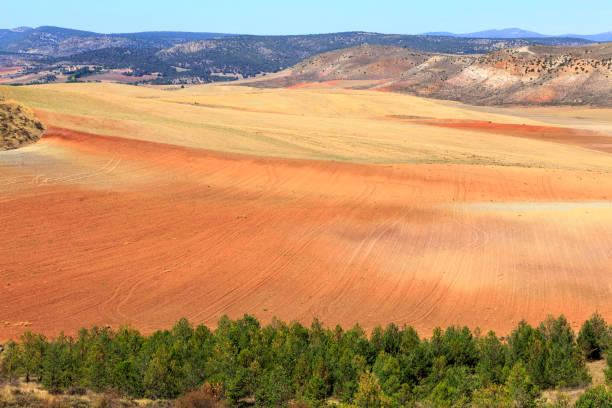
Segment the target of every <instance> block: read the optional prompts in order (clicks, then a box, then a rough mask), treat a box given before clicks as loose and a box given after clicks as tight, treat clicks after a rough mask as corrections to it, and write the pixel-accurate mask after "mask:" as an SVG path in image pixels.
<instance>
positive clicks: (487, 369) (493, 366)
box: [476, 332, 506, 385]
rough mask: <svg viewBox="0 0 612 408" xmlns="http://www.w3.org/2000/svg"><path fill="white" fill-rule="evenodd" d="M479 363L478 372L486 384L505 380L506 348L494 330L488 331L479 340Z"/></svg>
mask: <svg viewBox="0 0 612 408" xmlns="http://www.w3.org/2000/svg"><path fill="white" fill-rule="evenodd" d="M477 348H478V355H479V359H478V364H477V365H476V372H477V373H478V375H479V377H480V380H481V381H482V383H483V384H484V385H489V384H491V383H495V384H500V383H503V381H504V378H503V377H504V374H503V372H504V366H505V364H506V349H505V347H504V345H503V344H502V343H501V341H500V340H499V339H498V338H497V336H496V335H495V333H494V332H489V333H487V335H486V336H483V337H480V338H479V339H478V341H477Z"/></svg>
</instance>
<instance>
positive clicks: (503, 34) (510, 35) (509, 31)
mask: <svg viewBox="0 0 612 408" xmlns="http://www.w3.org/2000/svg"><path fill="white" fill-rule="evenodd" d="M424 35H434V36H449V37H459V38H505V39H516V38H580V39H583V40H588V41H595V42H608V41H612V31H608V32H605V33H599V34H586V35H585V34H562V35H546V34H541V33H537V32H535V31H528V30H523V29H521V28H516V27H511V28H503V29H501V30H495V29H494V30H485V31H477V32H473V33H465V34H455V33H451V32H447V31H441V32H440V31H438V32H428V33H424Z"/></svg>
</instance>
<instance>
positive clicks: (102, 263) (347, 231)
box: [0, 84, 612, 340]
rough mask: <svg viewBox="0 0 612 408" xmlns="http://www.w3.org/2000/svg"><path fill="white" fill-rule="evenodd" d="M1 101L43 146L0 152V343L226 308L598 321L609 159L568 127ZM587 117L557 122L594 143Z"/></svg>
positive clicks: (22, 97) (232, 97) (372, 102)
mask: <svg viewBox="0 0 612 408" xmlns="http://www.w3.org/2000/svg"><path fill="white" fill-rule="evenodd" d="M2 92H4V93H5V94H7V96H9V97H11V98H13V99H17V100H19V101H22V102H24V103H26V104H28V105H30V106H31V107H33V108H35V109H36V112H37V115H38V117H39V118H41V119H42V120H43V122H44V123H45V124H46V125H47V127H48V131H47V133H46V135H45V136H44V137H43V139H41V141H39V142H38V143H37V144H35V145H30V146H27V147H24V148H21V149H18V150H14V151H7V152H0V226H1V227H0V242H2V243H3V244H2V245H1V246H0V299H1V300H2V301H1V302H0V340H4V339H7V338H10V337H16V336H18V335H19V334H20V333H22V332H23V331H24V330H35V331H42V332H44V333H47V334H49V335H55V334H57V333H59V332H60V331H62V330H63V331H65V332H67V333H74V332H75V331H76V330H77V329H78V328H79V327H82V326H91V325H94V324H95V325H111V326H113V327H116V326H119V325H131V326H132V327H135V328H138V329H141V330H143V331H144V332H150V331H152V330H155V329H160V328H165V327H168V326H170V325H171V324H173V323H174V322H175V321H176V320H177V319H178V318H180V317H182V316H185V317H187V318H189V319H190V320H192V321H194V322H196V323H200V322H203V323H206V324H210V325H214V324H215V322H216V321H217V319H218V318H219V317H220V316H221V315H223V314H228V315H230V316H231V317H238V316H241V315H242V314H244V313H251V314H254V315H256V316H257V317H258V318H261V319H262V320H263V321H264V322H268V321H270V320H271V318H272V317H273V316H277V317H279V318H281V319H283V320H287V321H290V320H299V321H302V322H304V323H310V321H311V320H312V318H313V317H315V316H316V317H318V318H320V319H321V320H323V322H324V323H326V324H328V325H335V324H336V323H340V324H343V325H352V324H354V323H356V322H359V323H360V324H362V325H363V326H364V327H366V328H372V327H373V326H375V325H377V324H383V325H384V324H386V323H388V322H396V323H398V324H403V323H406V324H411V325H414V326H415V327H416V328H417V329H419V330H420V331H423V333H424V334H429V331H430V330H431V329H432V328H433V327H435V326H437V325H441V326H447V325H450V324H456V323H457V324H467V325H470V326H472V327H475V326H479V327H481V328H482V329H483V330H488V329H493V330H496V331H498V332H499V333H502V334H505V333H507V332H508V331H509V330H510V329H511V328H513V327H514V326H515V325H516V323H517V322H518V321H519V320H520V319H522V318H526V319H528V320H530V321H532V322H537V321H538V320H540V319H542V318H543V317H544V316H545V315H546V314H548V313H553V314H559V313H564V314H566V316H568V318H569V319H570V321H571V322H572V323H573V324H574V325H578V324H581V323H582V320H583V319H584V318H586V317H588V315H590V314H591V313H592V312H593V311H594V310H598V311H599V312H600V313H602V314H603V315H604V317H606V318H607V319H610V318H612V303H611V302H610V301H609V299H610V297H611V296H612V274H611V273H610V272H612V175H611V173H610V170H612V156H611V155H610V153H608V152H607V151H605V150H607V149H602V150H604V151H601V150H597V149H589V148H585V146H586V147H588V146H589V143H593V140H592V139H589V140H588V141H587V142H585V143H583V144H581V143H579V142H580V140H578V141H577V140H576V138H580V135H581V133H580V132H578V131H577V132H576V133H572V138H570V139H569V140H565V139H563V138H561V137H556V138H548V139H547V137H546V135H547V134H548V135H550V134H552V135H558V132H557V133H555V132H553V131H551V132H548V133H547V132H544V131H543V132H542V133H543V134H544V136H542V137H535V136H534V137H532V136H533V135H532V134H531V133H534V132H535V134H539V133H538V132H537V131H536V130H534V128H533V127H534V126H536V127H537V126H542V127H546V126H553V125H552V124H551V123H550V121H548V122H546V123H544V122H541V121H538V120H537V117H536V116H537V115H531V114H530V113H529V112H522V111H521V110H518V109H517V110H516V111H514V112H511V111H509V110H504V111H503V112H502V111H500V112H498V113H490V112H482V111H476V110H472V109H470V108H469V107H465V106H461V105H458V104H442V103H437V102H432V101H427V100H420V99H418V98H414V97H404V96H401V95H387V94H383V93H378V92H356V91H333V92H332V91H325V90H320V91H315V90H309V91H303V90H278V91H255V90H249V89H247V88H240V89H234V88H231V87H194V88H188V89H186V90H160V89H144V88H142V89H141V88H136V87H129V86H119V85H113V86H110V85H105V84H101V85H98V84H89V85H85V84H79V85H74V86H72V87H70V86H67V85H65V86H56V87H28V88H8V89H7V88H1V87H0V94H1V93H2ZM300 104H301V105H300ZM550 112H552V113H550ZM393 115H396V116H397V115H403V116H404V117H406V116H411V115H414V116H415V117H418V118H430V119H439V120H440V121H448V120H449V118H453V119H454V120H457V121H468V120H470V121H475V122H460V123H468V124H472V125H474V124H478V125H480V124H481V123H482V122H481V121H489V120H490V121H493V122H494V123H502V124H515V125H520V126H516V129H518V132H519V134H517V135H516V136H513V134H512V132H513V129H515V127H512V126H510V125H507V126H501V127H500V126H498V127H494V126H491V127H487V126H479V127H480V128H479V129H476V130H474V129H471V128H470V126H467V125H466V126H463V127H461V128H459V129H458V128H457V127H455V126H448V127H446V126H438V125H436V126H431V124H427V123H413V122H407V121H402V120H381V119H380V118H381V117H386V116H393ZM547 115H548V116H547V117H549V116H550V115H553V116H554V112H553V111H547ZM594 116H595V117H597V118H598V119H589V120H590V121H589V122H588V123H587V122H584V121H587V119H576V121H575V122H572V121H571V120H570V119H568V116H567V115H564V116H563V118H562V119H563V125H564V127H567V128H569V127H572V128H576V129H578V128H588V129H593V128H594V127H597V129H598V133H597V135H598V137H599V138H604V139H601V140H600V139H598V140H597V143H599V144H601V143H604V144H606V143H607V140H606V139H605V137H607V136H606V130H607V129H609V126H610V123H609V121H607V120H606V119H605V117H606V114H605V112H604V113H602V111H601V110H599V111H598V112H596V115H595V114H594ZM601 116H603V117H604V119H601ZM611 117H612V116H611ZM418 120H422V119H418ZM428 120H429V119H428ZM440 123H442V122H440ZM444 123H447V122H444ZM449 123H450V122H449ZM453 123H454V122H453ZM457 123H459V122H457ZM583 124H584V126H583ZM586 125H589V126H586ZM525 126H532V127H525ZM472 127H474V126H472ZM553 127H554V126H553ZM496 128H497V129H502V130H503V131H500V132H496V131H495V129H496ZM483 129H485V130H486V131H485V130H483ZM536 129H539V128H536ZM591 131H592V130H589V132H591ZM589 134H590V133H589ZM590 135H591V134H590ZM608 135H609V133H608ZM591 136H593V135H591ZM553 139H554V140H553ZM566 142H567V143H566Z"/></svg>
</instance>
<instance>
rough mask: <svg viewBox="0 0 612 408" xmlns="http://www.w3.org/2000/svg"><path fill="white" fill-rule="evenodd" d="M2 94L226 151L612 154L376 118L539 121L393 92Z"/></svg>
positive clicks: (83, 124) (100, 88) (360, 156)
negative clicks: (406, 116)
mask: <svg viewBox="0 0 612 408" xmlns="http://www.w3.org/2000/svg"><path fill="white" fill-rule="evenodd" d="M0 95H6V96H7V97H10V98H13V99H16V100H19V101H21V102H23V103H25V104H27V105H28V106H31V107H33V108H35V109H36V110H37V113H38V115H39V117H40V118H41V119H42V120H43V122H45V123H52V124H54V125H56V126H61V127H65V128H70V129H74V130H79V131H86V132H92V133H100V134H105V135H112V136H121V137H128V138H134V139H141V140H151V141H161V142H164V143H170V144H176V145H182V146H189V147H198V148H205V149H211V150H217V151H224V152H236V153H247V154H256V155H266V156H276V157H289V158H309V159H323V160H338V161H352V162H378V163H423V162H426V163H464V164H500V165H519V166H529V167H549V168H559V167H563V168H572V169H596V170H605V171H607V170H610V169H612V160H610V156H609V154H604V153H601V152H594V151H591V150H587V149H580V148H576V147H573V146H567V145H563V144H558V143H549V142H543V141H538V140H525V139H519V138H514V137H510V136H504V135H500V134H482V133H478V132H473V131H469V130H458V129H439V128H432V127H430V126H426V125H423V124H419V123H399V122H394V121H389V120H381V118H382V117H385V116H392V115H409V116H416V117H425V118H440V119H447V118H454V119H462V120H468V119H469V120H487V121H494V122H499V123H515V124H523V123H525V124H531V125H541V124H543V122H540V121H538V120H537V118H535V119H531V118H527V117H525V116H524V115H521V114H520V112H514V111H513V112H510V111H502V110H499V111H498V112H493V111H491V110H489V111H486V112H485V111H482V110H481V109H477V108H472V107H469V106H465V105H461V104H457V103H455V104H453V103H446V102H441V101H434V100H427V99H423V98H418V97H413V96H407V95H399V94H392V93H382V92H373V91H353V90H285V89H276V90H259V89H253V88H247V87H232V86H208V85H204V86H193V87H188V88H186V89H173V88H163V87H162V88H159V87H158V88H153V87H135V86H128V85H120V84H56V85H43V86H33V87H10V88H9V87H0ZM566 114H567V115H569V114H571V112H565V111H564V112H561V113H560V120H561V119H563V120H565V119H567V118H565V117H564V116H563V115H566ZM598 118H599V116H598ZM593 120H595V119H593ZM582 122H584V121H582ZM545 124H550V121H547V122H546V123H545ZM582 124H583V125H585V126H586V124H584V123H582ZM542 152H546V154H545V155H544V154H542Z"/></svg>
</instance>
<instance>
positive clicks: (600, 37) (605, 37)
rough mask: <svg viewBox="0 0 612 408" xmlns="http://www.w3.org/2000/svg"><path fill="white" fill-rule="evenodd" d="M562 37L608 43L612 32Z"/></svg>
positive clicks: (611, 37)
mask: <svg viewBox="0 0 612 408" xmlns="http://www.w3.org/2000/svg"><path fill="white" fill-rule="evenodd" d="M563 37H571V38H583V39H585V40H590V41H597V42H609V41H612V31H608V32H607V33H600V34H592V35H581V34H566V35H564V36H563Z"/></svg>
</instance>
